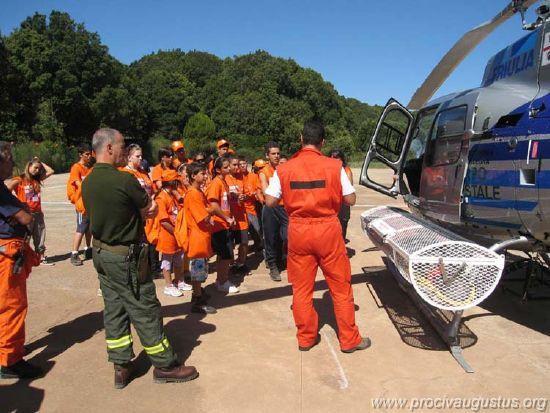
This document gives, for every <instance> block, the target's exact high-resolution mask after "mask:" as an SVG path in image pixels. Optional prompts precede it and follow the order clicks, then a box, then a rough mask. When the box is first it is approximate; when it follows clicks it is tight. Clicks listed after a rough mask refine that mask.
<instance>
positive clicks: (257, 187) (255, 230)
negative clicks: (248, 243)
mask: <svg viewBox="0 0 550 413" xmlns="http://www.w3.org/2000/svg"><path fill="white" fill-rule="evenodd" d="M239 168H240V171H241V174H242V175H243V188H244V193H245V194H247V195H248V197H247V198H246V199H245V200H244V209H245V210H246V217H247V218H248V232H249V234H250V235H251V236H252V239H253V240H254V250H255V251H261V250H263V248H264V247H263V235H262V228H261V225H260V219H259V218H258V210H257V205H256V204H257V203H258V202H259V200H263V194H262V185H261V184H260V178H259V177H258V174H256V173H254V172H249V171H248V162H247V161H246V159H245V158H240V157H239Z"/></svg>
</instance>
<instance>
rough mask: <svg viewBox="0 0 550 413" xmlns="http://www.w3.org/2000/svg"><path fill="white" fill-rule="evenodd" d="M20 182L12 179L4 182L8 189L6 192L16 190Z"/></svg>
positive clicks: (18, 179) (17, 179)
mask: <svg viewBox="0 0 550 413" xmlns="http://www.w3.org/2000/svg"><path fill="white" fill-rule="evenodd" d="M20 182H21V179H20V178H12V179H10V180H8V181H6V182H5V183H6V187H7V188H8V191H10V192H12V191H15V190H17V187H18V186H19V183H20Z"/></svg>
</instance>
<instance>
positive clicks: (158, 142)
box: [143, 135, 172, 165]
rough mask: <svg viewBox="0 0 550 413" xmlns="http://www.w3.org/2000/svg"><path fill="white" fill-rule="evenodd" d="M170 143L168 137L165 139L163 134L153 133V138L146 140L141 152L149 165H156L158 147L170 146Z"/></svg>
mask: <svg viewBox="0 0 550 413" xmlns="http://www.w3.org/2000/svg"><path fill="white" fill-rule="evenodd" d="M171 143H172V142H171V141H170V139H166V138H165V137H164V136H160V135H155V136H154V137H153V138H151V139H149V140H148V141H147V142H146V144H145V147H144V148H143V152H144V154H145V157H146V158H147V160H148V161H149V162H150V164H151V165H156V164H157V163H158V162H159V159H158V151H159V149H160V148H170V144H171Z"/></svg>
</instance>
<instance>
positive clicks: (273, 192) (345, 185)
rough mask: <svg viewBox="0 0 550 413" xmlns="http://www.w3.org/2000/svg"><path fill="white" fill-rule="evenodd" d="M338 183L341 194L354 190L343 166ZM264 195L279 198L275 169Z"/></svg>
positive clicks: (348, 193) (279, 187)
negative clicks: (340, 186)
mask: <svg viewBox="0 0 550 413" xmlns="http://www.w3.org/2000/svg"><path fill="white" fill-rule="evenodd" d="M340 183H341V184H342V195H343V196H346V195H351V194H353V193H354V192H355V188H354V187H353V185H352V184H351V182H350V180H349V178H348V175H347V174H346V171H344V168H342V169H341V172H340ZM265 193H266V195H270V196H272V197H274V198H279V199H280V198H281V196H282V190H281V181H280V180H279V175H277V171H275V173H274V174H273V176H272V177H271V179H270V180H269V185H268V187H267V188H266V190H265Z"/></svg>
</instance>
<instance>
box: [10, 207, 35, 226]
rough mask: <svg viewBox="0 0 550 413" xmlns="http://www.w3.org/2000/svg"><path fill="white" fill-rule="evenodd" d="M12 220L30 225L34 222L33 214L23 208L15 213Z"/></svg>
mask: <svg viewBox="0 0 550 413" xmlns="http://www.w3.org/2000/svg"><path fill="white" fill-rule="evenodd" d="M10 220H11V221H12V222H14V223H15V222H16V223H18V224H21V225H29V224H30V223H31V222H32V215H31V214H29V213H28V212H27V211H25V210H24V209H21V210H19V212H16V213H15V214H13V215H12V217H11V219H10Z"/></svg>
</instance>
